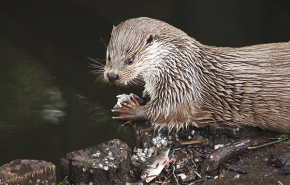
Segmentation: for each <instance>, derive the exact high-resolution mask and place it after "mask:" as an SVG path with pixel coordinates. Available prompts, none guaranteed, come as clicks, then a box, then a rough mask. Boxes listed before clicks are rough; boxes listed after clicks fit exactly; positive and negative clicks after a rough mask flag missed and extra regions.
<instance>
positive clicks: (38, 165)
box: [0, 159, 56, 185]
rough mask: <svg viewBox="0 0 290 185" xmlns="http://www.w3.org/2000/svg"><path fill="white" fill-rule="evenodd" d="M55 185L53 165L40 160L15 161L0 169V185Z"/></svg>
mask: <svg viewBox="0 0 290 185" xmlns="http://www.w3.org/2000/svg"><path fill="white" fill-rule="evenodd" d="M4 184H5V185H10V184H34V185H37V184H45V185H55V184H56V176H55V165H54V164H52V163H50V162H46V161H42V160H29V159H16V160H14V161H12V162H10V163H7V164H5V165H3V166H1V167H0V185H4Z"/></svg>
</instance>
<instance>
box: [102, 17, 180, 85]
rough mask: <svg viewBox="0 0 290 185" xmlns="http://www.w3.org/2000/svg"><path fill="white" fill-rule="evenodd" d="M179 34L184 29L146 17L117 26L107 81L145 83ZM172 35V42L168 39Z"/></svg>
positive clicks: (107, 57) (106, 72)
mask: <svg viewBox="0 0 290 185" xmlns="http://www.w3.org/2000/svg"><path fill="white" fill-rule="evenodd" d="M176 31H180V30H178V29H176V28H174V27H173V26H171V25H169V24H167V23H165V22H162V21H159V20H155V19H151V18H146V17H141V18H135V19H129V20H127V21H125V22H122V23H120V24H119V25H118V26H116V27H114V28H113V31H112V34H111V39H110V42H109V45H108V48H107V56H106V66H105V70H104V78H105V80H106V81H108V82H113V83H116V84H118V85H130V84H131V85H134V84H136V85H138V84H140V82H143V81H144V80H145V79H146V76H148V75H150V73H152V72H153V71H154V70H156V67H158V66H159V67H160V65H158V64H159V63H160V62H162V59H163V58H164V56H165V55H167V54H168V53H170V51H169V49H168V48H169V47H167V45H166V43H173V42H172V39H173V40H174V37H176V36H175V34H176ZM182 33H183V32H182ZM178 35H180V34H178ZM168 36H169V37H170V39H171V40H170V41H167V40H166V37H168ZM177 40H178V39H177ZM152 70H153V71H152ZM145 81H146V80H145Z"/></svg>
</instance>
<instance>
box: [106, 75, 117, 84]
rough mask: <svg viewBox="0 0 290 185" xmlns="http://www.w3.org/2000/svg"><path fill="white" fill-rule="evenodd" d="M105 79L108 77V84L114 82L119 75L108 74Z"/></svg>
mask: <svg viewBox="0 0 290 185" xmlns="http://www.w3.org/2000/svg"><path fill="white" fill-rule="evenodd" d="M107 77H108V79H109V81H110V82H116V81H117V80H118V78H119V75H117V74H115V73H108V74H107Z"/></svg>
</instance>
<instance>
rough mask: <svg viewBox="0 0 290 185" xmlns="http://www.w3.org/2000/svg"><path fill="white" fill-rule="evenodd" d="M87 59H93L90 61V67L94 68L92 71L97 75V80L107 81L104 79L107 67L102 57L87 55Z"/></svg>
mask: <svg viewBox="0 0 290 185" xmlns="http://www.w3.org/2000/svg"><path fill="white" fill-rule="evenodd" d="M86 58H87V59H89V60H90V61H92V62H93V63H90V64H89V66H88V67H90V68H93V70H91V71H90V73H91V74H94V75H96V76H97V77H96V80H95V82H102V83H105V82H106V80H105V79H104V76H103V74H104V71H105V69H104V67H105V64H103V63H101V62H100V61H101V60H100V59H98V58H97V59H93V58H91V57H86Z"/></svg>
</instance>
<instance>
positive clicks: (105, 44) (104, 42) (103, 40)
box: [100, 37, 108, 48]
mask: <svg viewBox="0 0 290 185" xmlns="http://www.w3.org/2000/svg"><path fill="white" fill-rule="evenodd" d="M100 41H101V42H102V43H103V45H104V46H105V48H107V47H108V42H106V41H105V39H103V38H102V37H100Z"/></svg>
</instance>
